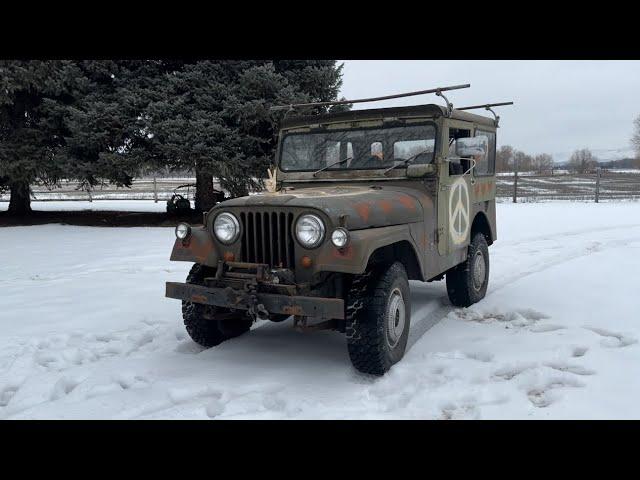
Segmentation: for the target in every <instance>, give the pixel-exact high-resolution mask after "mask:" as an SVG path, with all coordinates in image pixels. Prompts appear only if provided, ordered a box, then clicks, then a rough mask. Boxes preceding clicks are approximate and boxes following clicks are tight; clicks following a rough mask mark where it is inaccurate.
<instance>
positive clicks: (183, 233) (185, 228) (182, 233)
mask: <svg viewBox="0 0 640 480" xmlns="http://www.w3.org/2000/svg"><path fill="white" fill-rule="evenodd" d="M189 235H191V227H190V226H189V225H188V224H187V223H179V224H178V225H177V226H176V237H177V238H178V239H179V240H184V239H185V238H187V237H188V236H189Z"/></svg>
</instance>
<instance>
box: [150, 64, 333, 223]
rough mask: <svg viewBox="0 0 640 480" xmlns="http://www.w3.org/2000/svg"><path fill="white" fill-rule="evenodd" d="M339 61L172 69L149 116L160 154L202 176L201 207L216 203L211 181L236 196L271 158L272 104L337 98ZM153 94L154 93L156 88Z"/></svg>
mask: <svg viewBox="0 0 640 480" xmlns="http://www.w3.org/2000/svg"><path fill="white" fill-rule="evenodd" d="M341 68H342V67H341V66H336V62H335V61H277V62H272V61H250V60H242V61H199V62H195V63H190V64H184V65H182V68H179V69H176V70H174V71H171V72H167V73H165V74H164V75H163V76H162V81H160V82H154V83H153V84H149V89H150V90H153V89H154V88H155V87H159V89H158V90H156V99H155V100H152V101H150V104H149V107H148V109H147V110H146V115H145V119H146V121H147V122H148V124H147V128H148V130H149V131H150V132H151V133H152V135H153V137H152V146H151V148H150V150H151V151H153V152H154V155H153V156H154V158H155V159H157V160H159V161H161V162H168V163H169V164H171V165H173V166H174V167H176V168H188V169H192V170H193V171H194V172H195V175H196V209H198V210H201V211H204V210H208V209H209V208H211V207H212V206H213V204H214V201H215V197H214V192H213V178H214V177H215V178H217V179H218V180H219V182H220V184H221V186H222V188H223V189H225V190H228V191H229V192H230V193H231V195H233V196H241V195H246V194H247V193H248V191H249V190H251V189H253V188H257V187H259V185H260V183H261V181H262V180H261V179H262V178H263V177H264V176H265V172H266V167H267V166H268V165H269V163H270V162H271V161H272V160H273V154H274V149H275V145H276V133H277V131H276V129H277V122H278V120H279V119H280V118H281V117H282V115H283V113H282V112H278V113H275V112H271V111H270V110H269V107H270V106H272V105H274V104H283V103H284V104H286V103H296V102H309V101H329V100H334V99H335V98H336V96H337V94H338V91H339V89H340V85H341ZM146 96H147V97H150V96H152V95H151V94H150V93H147V94H146Z"/></svg>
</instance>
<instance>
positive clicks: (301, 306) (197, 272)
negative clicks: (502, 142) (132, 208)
mask: <svg viewBox="0 0 640 480" xmlns="http://www.w3.org/2000/svg"><path fill="white" fill-rule="evenodd" d="M453 88H457V87H453ZM437 90H438V92H435V93H438V94H439V95H441V91H443V90H445V89H437ZM441 96H443V95H441ZM336 103H339V102H336ZM494 105H496V104H494ZM491 106H492V105H481V106H476V107H467V108H466V109H453V108H452V106H451V104H450V103H449V102H448V101H447V105H446V106H445V107H442V106H439V105H435V104H428V105H418V106H410V107H396V108H379V109H368V110H352V111H347V112H340V113H332V114H322V115H315V116H298V117H287V118H285V120H283V122H282V124H281V129H280V135H279V140H278V148H277V154H276V157H277V163H276V166H275V168H274V170H273V171H270V172H269V173H270V176H271V178H270V179H269V181H268V187H269V188H268V191H266V192H263V193H259V194H255V195H250V196H246V197H242V198H235V199H232V200H227V201H224V202H222V203H220V204H218V205H216V206H215V207H214V208H212V209H211V210H210V211H209V212H207V213H206V214H205V216H204V225H203V226H202V227H198V228H195V227H191V226H189V225H187V224H179V225H178V226H177V227H176V237H177V239H176V241H175V245H174V247H173V251H172V253H171V260H175V261H186V262H193V263H194V266H193V268H192V269H191V271H190V273H189V276H188V277H187V280H186V282H185V283H177V282H167V284H166V296H167V297H171V298H176V299H180V300H182V314H183V317H184V323H185V325H186V328H187V331H188V332H189V335H190V336H191V338H192V339H193V340H194V341H195V342H197V343H199V344H201V345H203V346H206V347H211V346H214V345H218V344H219V343H221V342H222V341H224V340H227V339H229V338H232V337H236V336H238V335H241V334H243V333H245V332H247V331H249V329H250V327H251V325H252V323H253V322H254V321H256V320H271V321H274V322H280V321H283V320H286V319H288V318H290V317H293V322H294V326H296V327H297V328H300V329H310V330H314V329H321V328H331V329H335V330H337V331H339V332H343V333H345V334H346V339H347V348H348V351H349V355H350V358H351V361H352V363H353V365H354V366H355V367H356V368H357V369H358V370H360V371H362V372H365V373H370V374H377V375H381V374H383V373H384V372H386V371H387V370H388V369H389V368H390V367H391V366H392V365H393V364H394V363H396V362H398V361H399V360H400V359H401V358H402V356H403V355H404V352H405V349H406V345H407V338H408V334H409V325H410V320H411V295H410V285H409V280H418V281H422V282H431V281H434V280H442V279H443V278H445V277H446V285H447V292H448V296H449V299H450V301H451V303H452V304H453V305H455V306H460V307H466V306H469V305H471V304H473V303H475V302H478V301H479V300H481V299H482V298H483V297H484V296H485V292H486V290H487V284H488V280H489V251H488V247H489V246H490V245H491V244H493V242H495V241H496V238H497V234H496V209H495V193H496V181H495V180H496V179H495V154H496V129H497V126H498V117H497V116H496V117H495V118H488V117H484V116H480V115H475V114H472V113H469V112H468V111H466V110H468V109H471V108H480V107H483V108H486V109H487V110H490V107H491ZM491 111H492V110H491ZM492 112H493V111H492ZM494 116H495V114H494Z"/></svg>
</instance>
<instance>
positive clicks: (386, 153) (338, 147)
mask: <svg viewBox="0 0 640 480" xmlns="http://www.w3.org/2000/svg"><path fill="white" fill-rule="evenodd" d="M412 120H413V121H411V122H407V123H405V122H402V121H400V123H397V122H393V123H390V124H385V123H384V122H380V123H379V124H377V125H371V124H370V122H368V123H369V124H368V125H353V126H352V127H342V126H341V127H340V128H336V127H337V126H334V127H333V128H332V126H330V125H324V126H323V127H322V128H317V127H316V128H313V127H312V126H311V125H309V126H306V127H305V126H300V127H298V128H295V129H293V131H287V130H283V131H281V138H280V141H279V148H278V168H279V170H280V171H281V172H282V173H283V174H285V176H286V175H287V174H294V175H295V174H302V176H304V177H306V175H305V174H309V177H310V178H309V179H311V178H313V177H312V176H313V174H314V173H318V171H322V173H323V174H325V175H326V174H328V175H329V176H330V177H332V176H333V175H332V174H335V173H338V174H339V175H340V176H342V175H344V174H348V175H349V176H358V175H359V173H358V172H360V174H362V175H363V176H366V177H367V178H371V176H372V175H373V176H380V177H385V173H384V172H385V171H387V170H393V169H395V168H398V169H401V168H404V169H406V167H407V165H406V163H405V160H406V159H407V158H409V157H410V156H411V155H414V154H415V153H417V152H418V151H420V152H422V151H424V150H425V146H426V147H427V148H428V149H429V152H428V153H422V154H421V155H419V158H416V159H415V161H413V162H412V163H415V164H429V163H433V162H434V161H435V158H436V152H437V148H438V143H439V128H438V124H437V122H435V121H434V119H428V118H423V119H420V120H418V121H416V120H417V119H412ZM376 123H377V122H376ZM374 146H375V147H376V149H377V150H378V151H377V152H375V153H374ZM348 157H353V158H352V159H351V160H349V161H348V162H339V163H336V164H335V165H333V166H332V165H331V164H332V163H334V162H338V161H339V160H341V159H343V158H348ZM327 166H329V168H326V167H327ZM295 176H296V177H298V175H295ZM323 176H324V175H323Z"/></svg>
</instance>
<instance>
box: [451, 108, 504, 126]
mask: <svg viewBox="0 0 640 480" xmlns="http://www.w3.org/2000/svg"><path fill="white" fill-rule="evenodd" d="M504 105H513V102H500V103H486V104H484V105H472V106H470V107H462V108H456V110H475V109H477V108H484V109H485V110H488V111H490V112H491V113H493V118H494V121H495V122H496V127H497V126H498V123H500V117H499V116H498V115H496V112H494V111H493V110H492V109H491V107H502V106H504Z"/></svg>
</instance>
